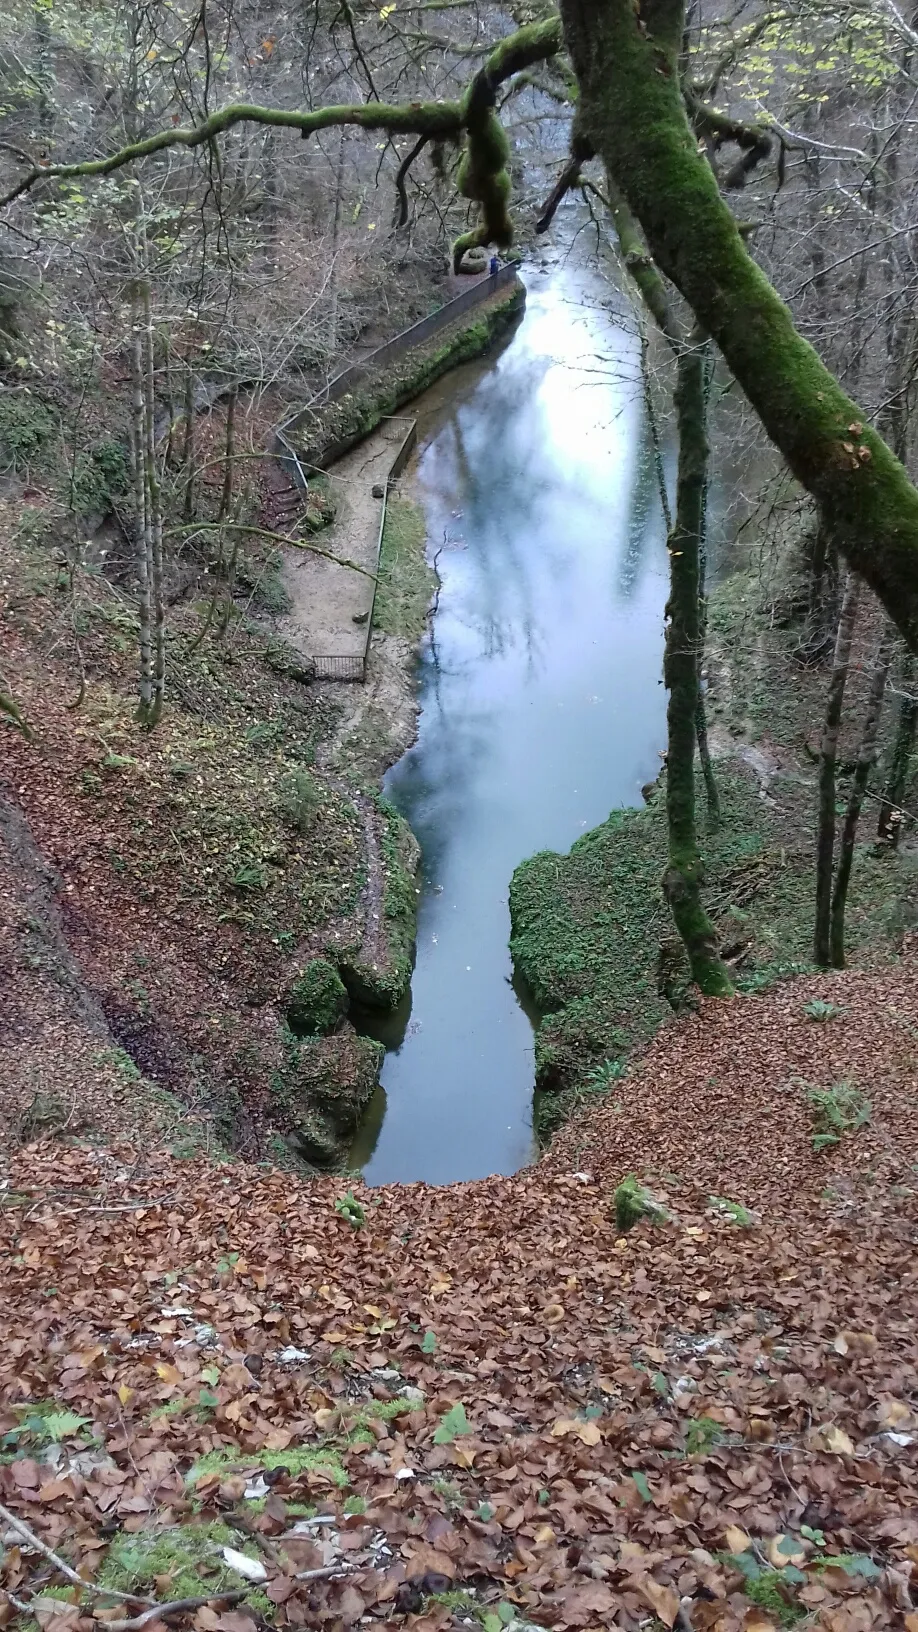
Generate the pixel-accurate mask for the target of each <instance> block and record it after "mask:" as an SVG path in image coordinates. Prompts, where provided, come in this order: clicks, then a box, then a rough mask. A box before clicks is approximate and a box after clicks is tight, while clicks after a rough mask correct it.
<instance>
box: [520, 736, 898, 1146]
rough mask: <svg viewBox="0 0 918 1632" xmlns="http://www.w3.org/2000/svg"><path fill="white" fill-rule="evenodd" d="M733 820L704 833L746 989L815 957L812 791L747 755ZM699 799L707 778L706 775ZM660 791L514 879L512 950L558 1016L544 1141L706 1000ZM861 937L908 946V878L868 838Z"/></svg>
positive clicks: (543, 1056) (862, 941)
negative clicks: (694, 977)
mask: <svg viewBox="0 0 918 1632" xmlns="http://www.w3.org/2000/svg"><path fill="white" fill-rule="evenodd" d="M718 783H719V787H720V792H721V801H722V807H723V820H722V823H721V826H720V828H719V829H718V831H717V832H716V833H714V834H706V835H704V836H703V840H702V842H703V849H704V855H705V862H706V875H707V883H706V887H705V900H706V903H707V906H708V910H709V911H710V913H711V916H712V918H713V920H714V922H715V925H716V928H717V931H718V934H719V937H720V941H721V946H722V949H723V952H724V955H725V956H726V957H727V958H728V959H729V960H730V962H731V965H732V967H733V968H734V970H735V973H736V978H737V984H738V986H739V987H740V988H741V989H743V990H746V991H752V992H755V991H761V990H763V989H765V988H766V987H767V986H769V985H771V984H772V983H773V982H774V981H775V980H778V979H780V978H781V977H782V976H788V975H792V974H797V973H803V972H806V971H808V970H810V968H811V963H810V959H811V955H812V953H811V945H812V890H813V885H812V879H813V855H812V836H811V828H812V790H811V787H810V785H809V783H808V782H807V781H806V780H805V779H803V778H801V777H800V776H799V775H797V774H794V775H787V776H775V777H774V778H773V779H772V781H771V785H770V799H771V802H769V803H766V802H765V801H764V800H763V799H762V797H761V794H760V789H759V786H758V780H757V777H756V776H755V774H754V773H753V772H752V771H751V770H750V769H749V768H748V767H747V766H746V765H745V764H744V763H743V762H742V761H740V760H739V759H738V758H734V757H731V758H729V759H726V760H722V761H721V762H720V764H719V766H718ZM696 796H697V799H698V806H699V809H703V806H704V788H703V785H702V783H701V780H700V776H699V785H698V789H697V795H696ZM665 864H666V813H665V808H664V805H663V800H662V798H661V796H660V794H656V795H655V797H654V798H653V801H652V803H651V804H649V805H648V806H647V807H646V808H643V809H638V810H618V811H613V812H612V814H611V815H610V816H609V818H608V819H607V820H606V821H605V822H603V823H602V825H601V826H600V827H597V828H594V829H593V831H592V832H590V833H586V834H584V836H583V838H581V839H578V841H577V843H576V844H575V845H574V846H573V847H572V849H571V850H570V851H569V853H568V854H567V855H566V856H562V855H557V854H555V853H553V852H550V851H543V852H542V853H541V854H539V855H536V856H533V857H531V858H530V859H529V860H527V861H525V862H523V863H522V864H521V866H519V867H518V868H517V870H516V872H515V873H514V875H513V880H512V883H511V886H510V913H511V923H512V939H511V951H512V954H513V961H514V966H515V968H516V971H517V973H518V974H520V975H521V976H522V977H523V978H524V979H525V981H526V982H527V984H528V986H529V988H530V990H531V992H532V994H533V997H534V998H535V1002H536V1004H537V1006H538V1008H539V1009H540V1010H541V1011H542V1014H543V1015H544V1018H543V1020H542V1023H541V1025H540V1027H539V1030H538V1033H537V1036H536V1087H537V1096H536V1127H537V1131H538V1133H539V1135H540V1137H541V1138H542V1139H543V1140H544V1139H545V1138H547V1137H548V1136H549V1135H550V1134H551V1133H553V1132H554V1131H555V1130H556V1129H557V1128H558V1127H559V1126H560V1125H561V1124H562V1123H563V1122H564V1121H566V1120H567V1117H568V1116H569V1115H570V1114H571V1112H572V1111H573V1110H574V1109H575V1107H576V1106H577V1104H578V1103H579V1102H581V1101H582V1100H583V1099H584V1097H585V1096H587V1095H591V1094H595V1093H605V1092H608V1091H609V1090H610V1089H613V1090H614V1083H615V1080H616V1078H617V1077H618V1076H620V1075H621V1074H622V1073H623V1071H624V1069H625V1062H626V1060H627V1059H628V1057H629V1055H631V1054H632V1053H633V1052H634V1050H635V1049H636V1048H638V1047H639V1046H641V1045H642V1044H644V1043H646V1042H648V1041H649V1040H650V1038H651V1037H652V1036H653V1034H654V1032H655V1031H656V1030H657V1029H658V1028H659V1026H660V1025H662V1024H663V1023H664V1021H665V1020H666V1019H667V1018H668V1017H670V1016H671V1014H672V1012H673V1010H674V1009H677V1008H679V1007H681V1006H682V1005H684V1003H685V1002H686V1001H691V991H690V984H689V975H688V968H687V963H686V960H685V955H684V952H683V950H682V946H681V943H680V941H679V940H678V937H677V936H676V935H675V932H674V930H673V928H672V924H671V921H670V918H669V914H668V912H667V910H666V907H665V905H664V902H663V899H662V894H661V888H660V883H661V879H662V876H663V871H664V867H665ZM857 865H858V886H857V892H856V895H855V897H854V900H853V903H852V911H851V918H850V923H849V926H848V927H849V945H850V947H851V950H852V952H853V953H854V954H855V956H856V957H857V958H858V960H859V961H862V962H863V961H869V960H870V959H872V958H876V957H881V958H886V957H889V956H890V955H894V953H895V946H896V942H897V940H898V939H899V937H900V936H901V932H902V929H903V928H904V927H905V917H904V915H907V911H908V908H907V896H908V890H909V881H908V879H907V878H906V877H905V875H904V874H903V873H897V872H895V871H894V870H892V869H890V868H889V867H888V866H886V865H885V864H884V861H883V860H878V859H877V858H876V857H875V856H874V855H873V853H872V849H871V847H870V846H869V845H866V844H865V845H863V846H861V847H859V849H858V862H857Z"/></svg>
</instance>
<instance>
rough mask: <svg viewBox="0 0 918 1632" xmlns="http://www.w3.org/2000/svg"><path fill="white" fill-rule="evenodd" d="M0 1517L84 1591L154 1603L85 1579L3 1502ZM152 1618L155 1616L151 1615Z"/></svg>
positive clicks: (136, 1595)
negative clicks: (96, 1584)
mask: <svg viewBox="0 0 918 1632" xmlns="http://www.w3.org/2000/svg"><path fill="white" fill-rule="evenodd" d="M0 1519H3V1520H4V1522H5V1523H6V1524H11V1525H12V1526H13V1529H14V1530H16V1531H18V1533H19V1535H20V1536H22V1538H23V1540H24V1541H26V1542H27V1543H28V1545H29V1546H30V1547H34V1549H35V1551H36V1552H37V1553H42V1554H43V1555H44V1557H45V1558H47V1559H48V1560H49V1561H50V1563H52V1564H53V1565H54V1568H55V1569H56V1570H60V1573H61V1575H65V1576H66V1577H67V1580H68V1581H72V1582H73V1585H74V1586H75V1587H79V1588H80V1590H81V1591H82V1592H91V1593H95V1595H96V1596H97V1597H102V1598H117V1599H119V1600H120V1601H121V1602H122V1603H126V1604H138V1603H140V1604H152V1603H153V1599H152V1598H145V1597H144V1595H143V1593H140V1592H116V1591H115V1590H114V1588H113V1587H97V1586H95V1585H94V1584H93V1582H92V1581H84V1580H83V1577H82V1576H81V1575H77V1572H76V1570H74V1569H72V1568H71V1566H70V1565H69V1564H68V1563H67V1562H66V1560H65V1559H63V1558H61V1556H60V1554H59V1553H55V1552H53V1551H52V1549H51V1548H50V1547H46V1546H45V1543H44V1542H43V1541H40V1540H39V1538H38V1536H36V1534H35V1532H34V1530H30V1529H29V1526H28V1525H27V1524H23V1522H22V1519H17V1517H16V1515H15V1513H11V1512H10V1510H9V1508H8V1507H4V1506H3V1504H2V1502H0ZM204 1602H205V1603H207V1602H209V1600H208V1599H205V1600H204ZM157 1613H158V1606H157ZM150 1619H151V1620H152V1619H153V1617H152V1616H150Z"/></svg>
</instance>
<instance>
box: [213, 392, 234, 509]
mask: <svg viewBox="0 0 918 1632" xmlns="http://www.w3.org/2000/svg"><path fill="white" fill-rule="evenodd" d="M238 395H239V390H238V387H237V386H235V385H234V386H233V389H232V391H231V392H230V394H229V396H228V398H227V401H226V442H225V444H224V451H223V491H222V493H221V494H220V509H219V511H218V513H217V520H218V521H225V520H226V518H227V516H228V515H229V513H230V506H231V504H232V502H233V467H234V465H235V461H236V399H237V398H238Z"/></svg>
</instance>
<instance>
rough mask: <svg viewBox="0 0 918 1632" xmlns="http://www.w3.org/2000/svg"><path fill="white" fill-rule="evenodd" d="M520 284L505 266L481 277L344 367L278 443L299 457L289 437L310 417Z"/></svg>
mask: <svg viewBox="0 0 918 1632" xmlns="http://www.w3.org/2000/svg"><path fill="white" fill-rule="evenodd" d="M518 282H519V276H518V273H517V269H516V267H515V266H502V267H501V268H500V269H499V271H497V272H495V273H494V275H493V276H492V277H485V278H480V279H479V280H478V282H477V283H473V284H472V287H471V288H470V289H463V291H462V294H461V295H455V296H454V297H453V299H452V300H448V301H447V302H446V303H445V305H443V306H441V307H439V309H438V310H437V311H435V312H431V313H430V315H429V316H428V317H422V318H421V320H420V322H419V323H413V324H412V326H411V328H410V329H403V330H402V332H401V334H397V335H395V337H394V339H392V340H387V341H386V344H385V345H384V346H378V347H377V349H376V351H371V352H370V355H369V356H368V357H364V358H363V359H362V360H361V361H360V362H359V363H351V365H350V367H348V368H343V369H342V370H341V373H340V374H335V375H334V376H333V377H332V379H330V380H329V381H328V382H327V384H325V385H323V386H322V388H321V390H319V391H317V392H316V394H315V396H314V397H311V398H310V400H309V402H307V403H306V404H305V405H304V406H303V407H302V408H298V409H297V411H296V413H295V414H291V416H290V418H289V419H285V420H284V422H283V424H282V425H281V426H279V427H278V430H277V432H276V436H277V440H278V442H281V443H282V445H283V446H284V448H285V451H289V453H290V454H291V455H293V457H294V458H296V455H295V454H294V452H293V448H292V447H291V445H290V442H289V440H288V438H289V435H290V433H291V432H296V431H297V430H298V428H299V426H300V425H302V424H303V422H304V420H305V419H306V418H307V416H308V415H309V414H312V413H314V412H315V410H316V409H317V408H321V407H323V406H324V405H325V404H326V403H328V402H337V401H338V399H339V398H340V397H343V396H345V395H346V394H347V392H348V391H352V390H353V388H354V386H355V385H361V384H362V383H363V381H364V380H365V379H366V378H367V377H368V375H370V374H373V373H374V372H375V371H376V370H377V369H378V368H380V367H381V366H382V364H383V363H389V362H391V361H392V359H393V358H394V357H400V356H403V355H407V353H408V352H409V351H411V350H412V348H413V347H414V346H417V345H420V344H421V342H422V341H424V340H428V339H429V338H430V336H431V335H432V334H438V333H439V332H440V330H441V329H447V328H449V325H450V324H451V323H455V321H456V319H457V317H461V316H462V314H463V312H470V311H474V309H475V307H476V306H480V305H481V304H482V302H483V301H485V300H487V299H488V297H489V296H490V295H493V294H495V293H496V291H497V290H498V289H506V288H508V287H509V286H510V285H511V284H514V283H518ZM298 462H299V461H298Z"/></svg>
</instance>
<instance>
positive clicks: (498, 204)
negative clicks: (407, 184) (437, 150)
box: [452, 17, 561, 272]
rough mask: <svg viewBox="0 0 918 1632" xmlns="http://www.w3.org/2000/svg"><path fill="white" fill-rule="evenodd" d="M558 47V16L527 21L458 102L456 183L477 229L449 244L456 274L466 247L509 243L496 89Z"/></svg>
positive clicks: (507, 184) (506, 147) (505, 145)
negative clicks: (476, 216) (460, 135)
mask: <svg viewBox="0 0 918 1632" xmlns="http://www.w3.org/2000/svg"><path fill="white" fill-rule="evenodd" d="M560 47H561V20H560V18H558V17H553V18H550V19H549V21H548V22H547V23H544V22H543V23H530V24H528V25H527V26H526V27H525V28H521V29H519V30H518V32H517V33H516V34H512V35H511V36H510V37H509V39H506V40H502V41H501V43H500V45H498V46H496V47H495V49H494V50H493V51H492V52H491V55H490V56H489V57H488V59H487V61H486V62H485V63H484V65H483V66H482V67H481V68H480V69H479V71H478V73H477V74H476V75H475V77H474V79H473V80H472V82H471V84H470V85H469V87H468V90H467V91H466V93H465V96H464V97H463V99H462V104H461V121H462V125H463V127H464V129H465V131H466V145H465V152H464V153H463V155H462V160H461V163H460V165H459V176H458V186H459V191H460V193H462V195H463V197H464V198H469V199H472V200H473V201H474V202H475V203H476V204H478V205H480V207H481V220H480V222H479V224H478V225H477V227H473V228H472V229H471V230H470V231H469V232H464V233H462V234H461V236H460V237H459V238H457V239H456V241H455V243H454V244H453V251H452V258H453V271H454V272H458V270H459V266H460V263H461V261H462V257H463V255H464V254H465V253H466V251H467V250H469V249H478V248H480V247H483V246H484V245H486V244H498V245H499V246H500V247H501V248H502V249H507V248H509V246H510V245H511V244H512V243H513V222H512V220H511V219H510V209H509V205H510V190H511V181H510V171H509V170H508V168H507V165H508V163H509V159H510V143H509V142H508V140H507V137H506V134H505V132H504V128H503V126H502V124H501V122H500V120H499V118H498V117H497V113H496V112H495V103H496V100H497V91H498V88H499V86H500V85H502V84H503V82H504V81H505V80H507V79H509V78H510V77H511V76H512V75H513V74H515V73H518V72H520V71H521V70H522V69H524V68H528V67H530V66H531V65H532V64H533V63H534V62H541V61H542V60H543V59H544V58H545V56H546V55H550V54H551V53H552V52H554V51H558V50H559V49H560Z"/></svg>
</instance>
